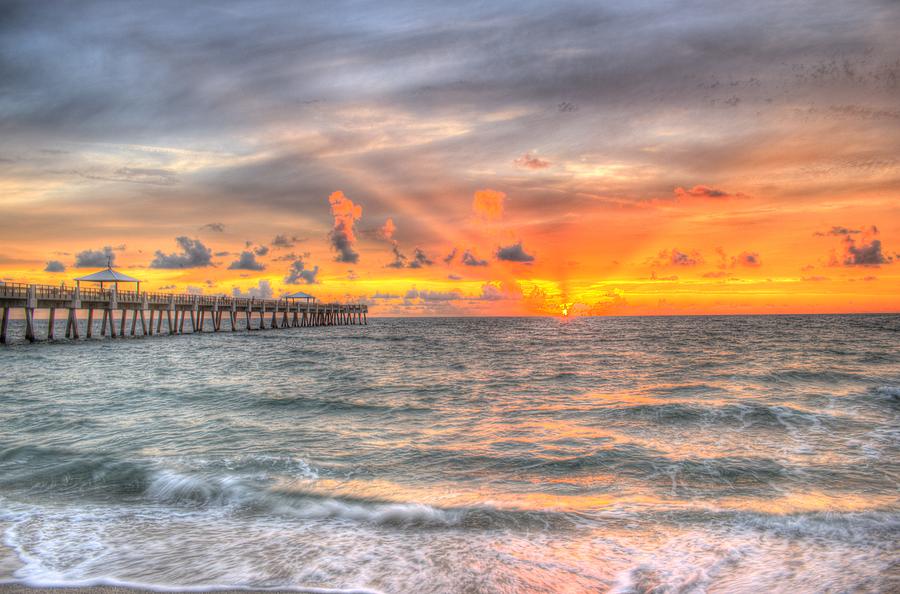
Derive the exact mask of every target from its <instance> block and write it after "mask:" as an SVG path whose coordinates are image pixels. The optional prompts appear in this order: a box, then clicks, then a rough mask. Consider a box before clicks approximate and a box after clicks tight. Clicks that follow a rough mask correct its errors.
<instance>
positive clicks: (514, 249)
mask: <svg viewBox="0 0 900 594" xmlns="http://www.w3.org/2000/svg"><path fill="white" fill-rule="evenodd" d="M497 259H498V260H504V261H506V262H526V263H527V262H534V256H532V255H531V254H528V253H526V252H525V248H524V247H522V242H521V241H520V242H519V243H514V244H513V245H508V246H506V247H500V248H498V249H497Z"/></svg>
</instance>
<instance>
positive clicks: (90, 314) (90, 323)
mask: <svg viewBox="0 0 900 594" xmlns="http://www.w3.org/2000/svg"><path fill="white" fill-rule="evenodd" d="M93 336H94V308H93V307H89V308H88V319H87V337H88V338H91V337H93Z"/></svg>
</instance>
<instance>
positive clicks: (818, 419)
mask: <svg viewBox="0 0 900 594" xmlns="http://www.w3.org/2000/svg"><path fill="white" fill-rule="evenodd" d="M594 414H596V415H597V416H602V417H605V418H622V419H628V420H644V421H655V422H664V423H685V424H703V425H726V426H728V425H730V426H736V427H740V428H742V429H746V428H751V427H762V428H788V429H792V428H796V427H817V426H821V427H826V428H833V427H838V426H840V427H848V426H853V425H856V424H858V423H857V422H856V421H854V420H853V419H849V418H846V417H838V416H835V415H832V414H829V413H824V412H821V411H817V412H808V411H804V410H801V409H798V408H795V407H791V406H786V405H770V404H762V403H758V402H736V403H730V404H723V405H712V404H706V405H704V404H697V403H687V402H657V403H647V404H633V405H622V404H618V405H617V406H615V407H605V408H601V409H596V410H595V411H594Z"/></svg>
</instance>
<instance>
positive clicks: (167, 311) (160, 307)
mask: <svg viewBox="0 0 900 594" xmlns="http://www.w3.org/2000/svg"><path fill="white" fill-rule="evenodd" d="M19 308H21V309H23V310H24V311H25V338H26V339H27V340H29V341H32V342H34V341H35V340H36V339H37V333H36V326H37V321H36V319H35V311H37V310H44V309H46V310H48V311H49V315H48V317H47V334H46V338H47V339H48V340H53V339H54V324H55V321H56V311H57V310H67V311H68V314H67V315H68V317H67V320H66V338H73V339H78V338H80V334H81V329H80V327H79V326H80V325H79V322H78V312H79V311H83V310H86V311H87V323H86V326H85V337H86V338H91V337H92V336H93V331H94V327H93V326H94V315H95V312H98V313H99V315H101V316H102V323H101V328H100V336H104V337H105V336H109V337H110V338H116V336H126V332H128V334H129V335H130V336H152V335H153V334H154V333H155V334H182V333H184V330H185V318H186V317H187V318H188V319H189V321H190V331H191V332H205V331H212V332H219V331H222V330H225V331H231V332H235V331H238V330H267V329H278V328H300V327H306V326H347V325H356V324H367V323H368V317H367V316H368V311H369V309H368V306H366V305H365V304H346V303H318V302H313V303H310V302H308V301H307V302H305V303H303V302H300V301H297V300H290V299H285V298H281V299H261V298H256V297H226V296H220V295H193V294H185V293H180V294H179V293H153V292H148V291H143V292H137V291H119V290H117V289H116V288H115V287H113V288H111V289H94V288H88V289H85V288H81V287H77V286H76V287H66V286H59V287H55V286H50V285H34V284H22V283H0V309H2V316H3V317H2V322H0V344H5V343H6V342H7V329H8V327H9V317H10V311H11V310H13V309H19ZM116 314H119V317H118V319H116ZM129 316H130V317H131V324H130V329H129V327H128V326H129V324H128V317H129ZM154 318H155V319H154ZM254 318H256V320H254ZM164 319H165V323H164V322H163V320H164ZM267 319H268V327H267V325H266V324H267ZM223 321H224V322H225V324H224V325H223ZM254 321H256V323H254ZM154 325H155V327H154ZM117 326H118V328H117Z"/></svg>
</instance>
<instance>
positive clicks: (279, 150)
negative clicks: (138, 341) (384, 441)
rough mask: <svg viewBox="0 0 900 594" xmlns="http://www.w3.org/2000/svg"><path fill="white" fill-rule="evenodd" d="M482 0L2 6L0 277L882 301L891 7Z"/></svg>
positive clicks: (896, 164)
mask: <svg viewBox="0 0 900 594" xmlns="http://www.w3.org/2000/svg"><path fill="white" fill-rule="evenodd" d="M478 6H479V8H477V10H476V9H475V8H472V7H470V8H471V10H468V11H465V10H462V9H461V8H460V9H458V10H459V11H460V12H459V13H454V12H452V11H454V10H457V9H454V8H441V9H438V8H435V9H427V10H426V9H422V10H421V11H419V12H417V13H415V14H414V15H413V14H406V13H403V14H402V15H401V14H397V13H395V11H394V10H393V8H391V7H390V5H385V7H383V8H382V9H371V10H367V11H365V13H364V14H360V15H357V16H358V17H359V18H358V19H357V20H354V21H352V22H350V23H349V24H348V23H347V22H345V21H343V20H342V19H339V18H337V17H336V16H335V15H331V14H328V13H327V12H325V13H323V14H321V15H318V16H319V17H321V18H318V19H312V20H310V21H307V20H304V19H300V15H298V14H296V13H295V12H293V11H294V9H293V8H291V7H290V5H287V6H286V7H285V10H286V11H287V12H286V13H285V14H270V13H268V12H264V13H262V14H246V15H236V14H230V13H227V14H226V13H224V12H223V13H218V12H217V13H216V14H210V15H203V16H204V18H203V19H200V20H199V21H195V22H194V23H193V24H190V23H187V24H186V23H185V22H184V19H181V18H175V15H166V14H159V13H156V12H152V11H150V12H151V13H152V14H147V15H140V14H131V13H129V14H118V15H116V14H113V15H110V14H108V13H107V12H105V11H103V10H100V9H99V7H98V9H97V10H96V11H93V10H88V11H87V14H86V15H84V17H83V18H80V19H74V18H73V19H71V21H70V20H67V19H65V18H62V17H64V16H65V15H59V14H55V13H53V11H49V10H47V9H46V7H41V6H33V7H29V8H28V9H23V10H22V12H21V14H20V15H18V16H17V18H18V19H19V21H18V22H17V23H14V25H15V29H14V30H12V29H11V30H9V31H6V33H5V34H4V35H2V36H0V39H2V40H3V41H2V42H0V50H2V52H3V54H4V55H8V56H11V57H10V59H9V60H7V62H6V63H5V64H0V68H2V69H3V72H0V74H5V75H6V76H4V80H6V81H7V82H6V83H4V85H5V86H4V95H5V96H6V97H7V100H5V101H3V102H0V248H2V249H0V279H3V280H7V281H29V282H40V283H51V284H58V283H60V282H71V279H72V278H74V277H75V276H79V275H81V274H85V273H88V272H92V271H93V270H95V269H97V268H98V264H102V263H103V262H105V261H106V259H107V257H110V256H111V257H113V258H114V260H115V267H116V268H118V269H121V270H123V271H125V272H127V273H129V274H132V275H133V276H136V277H138V278H141V279H142V280H143V281H144V282H145V283H146V284H145V286H146V287H147V288H148V290H167V291H179V292H181V291H186V290H192V291H202V292H203V293H207V294H214V293H225V294H232V293H234V292H242V293H243V294H246V293H247V292H248V291H254V292H255V293H256V294H266V295H267V294H270V293H271V294H274V295H279V294H282V293H286V292H293V291H296V290H304V291H308V292H311V293H313V294H315V295H316V296H318V297H319V298H321V299H328V300H330V299H336V300H359V299H362V300H365V301H366V302H367V303H369V304H370V308H371V311H372V313H373V315H533V314H553V315H558V314H560V313H561V312H562V311H563V310H566V311H568V312H570V313H571V314H574V315H592V314H595V315H644V314H651V315H653V314H719V313H721V314H730V313H819V312H888V311H890V312H897V311H900V298H898V295H900V160H898V155H900V101H898V99H897V98H898V97H900V42H898V41H897V36H896V34H895V32H896V30H898V29H897V27H896V25H900V16H898V14H897V12H900V11H896V10H894V11H892V10H891V9H890V6H888V5H885V4H883V3H879V2H874V1H873V2H871V3H867V2H864V3H860V4H859V5H857V6H855V7H852V8H851V7H847V6H844V4H843V3H838V2H834V3H831V2H825V3H813V2H810V3H808V4H805V3H803V2H800V3H796V4H792V5H791V6H790V7H785V6H783V5H781V4H780V3H771V4H766V6H767V7H768V8H770V9H771V10H759V11H751V12H746V13H745V12H740V11H739V12H727V11H722V10H713V12H710V11H709V9H708V8H709V7H707V9H702V7H694V8H685V9H684V10H682V11H680V12H678V13H673V12H672V11H668V10H666V9H665V7H663V6H662V5H659V6H658V7H657V6H656V5H655V4H654V3H649V4H647V5H646V6H643V5H642V8H641V9H640V10H638V9H634V12H631V10H632V9H630V8H617V9H616V10H614V11H613V10H611V9H610V10H611V11H610V12H607V13H603V14H605V18H592V17H595V16H599V14H600V12H602V11H599V9H598V13H597V14H593V13H592V11H593V9H591V8H585V7H579V8H577V9H576V8H575V7H574V5H573V6H568V5H567V4H566V3H563V4H560V5H559V6H556V7H553V8H550V7H547V6H541V5H536V6H534V7H530V8H529V9H528V10H522V11H521V12H519V13H516V12H515V11H513V12H504V11H499V10H495V9H493V8H489V7H485V6H483V5H478ZM148 10H149V9H148ZM740 10H743V9H740ZM748 10H749V9H748ZM445 11H451V14H445V13H444V12H445ZM472 11H474V12H472ZM479 11H482V12H484V11H486V13H485V14H480V13H479ZM585 11H587V12H585ZM401 12H402V11H401ZM51 13H52V14H51ZM488 13H489V14H488ZM60 18H62V21H60ZM14 20H15V19H14ZM59 22H68V23H70V24H67V25H63V26H61V27H58V26H57V25H56V24H57V23H59ZM448 23H454V24H453V25H449V24H448ZM244 27H250V28H253V27H259V28H260V29H259V30H260V31H265V32H266V34H265V35H257V36H255V37H253V36H252V35H250V36H248V35H247V31H246V30H244ZM623 27H630V29H628V30H623ZM338 31H340V32H341V36H340V37H339V38H337V39H336V38H334V37H333V36H332V34H336V33H337V32H338ZM136 32H139V33H140V36H139V37H140V38H141V39H143V40H144V41H143V42H139V41H137V40H136V39H135V37H136ZM629 33H630V34H629ZM251 38H252V39H251ZM338 39H339V41H340V42H339V43H338ZM147 40H152V41H153V42H154V43H150V42H148V41H147ZM217 44H219V45H217ZM223 48H224V49H223ZM388 220H390V224H387V222H388ZM79 265H81V266H80V267H79Z"/></svg>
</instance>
